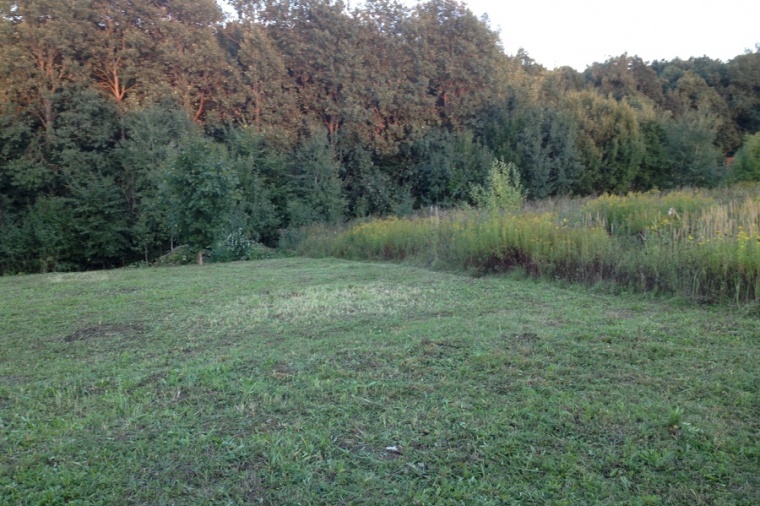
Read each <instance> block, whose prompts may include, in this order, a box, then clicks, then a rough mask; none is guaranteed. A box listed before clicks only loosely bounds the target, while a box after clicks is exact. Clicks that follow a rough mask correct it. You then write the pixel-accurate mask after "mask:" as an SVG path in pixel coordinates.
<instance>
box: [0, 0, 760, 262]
mask: <svg viewBox="0 0 760 506" xmlns="http://www.w3.org/2000/svg"><path fill="white" fill-rule="evenodd" d="M230 3H231V4H232V6H233V7H234V9H235V13H236V14H235V15H234V16H232V17H231V18H227V19H225V16H224V14H223V13H222V11H221V10H220V8H219V6H218V5H217V3H216V2H215V1H214V0H182V1H178V0H68V1H66V2H64V1H62V0H24V1H23V2H19V1H18V0H0V272H20V271H23V272H36V271H48V270H66V269H86V268H102V267H113V266H121V265H126V264H130V263H134V262H137V261H141V260H142V261H145V262H151V261H153V260H154V259H156V258H157V257H159V256H161V255H163V254H165V253H166V252H167V251H168V250H170V249H171V248H172V247H173V246H175V245H178V244H184V243H188V244H194V245H196V246H197V247H198V248H201V247H206V248H207V247H211V246H212V245H213V244H222V243H225V241H226V244H228V246H229V244H230V243H231V242H232V243H235V244H238V243H240V242H241V241H242V243H244V244H252V243H262V244H265V245H269V246H273V245H276V244H277V242H278V240H279V239H280V236H281V233H282V231H283V230H285V229H292V228H295V227H298V226H301V225H305V224H309V223H313V222H331V223H334V222H339V221H342V220H346V219H350V218H355V217H363V216H369V215H378V216H379V215H387V214H405V213H409V212H412V211H413V210H414V209H417V208H420V207H424V206H431V205H436V206H442V207H450V206H457V205H461V204H463V203H467V202H471V201H472V188H473V187H476V186H477V185H487V182H488V181H487V180H488V174H489V169H490V168H491V166H492V165H493V163H494V160H500V161H501V162H504V163H512V164H514V165H515V166H516V167H518V168H519V173H520V174H519V175H520V178H521V181H522V185H523V187H524V189H525V190H526V191H527V193H528V195H529V197H531V198H543V197H547V196H555V195H588V194H598V193H602V192H615V193H624V192H627V191H631V190H646V189H650V188H659V189H665V188H670V187H677V186H684V185H689V186H697V185H699V186H711V185H716V184H719V183H720V182H722V181H725V180H726V179H727V178H733V179H752V178H757V179H760V170H758V171H754V170H755V169H753V168H752V167H753V165H751V164H749V165H748V164H739V167H740V168H739V169H735V170H734V169H732V170H730V171H728V170H726V164H725V163H724V160H725V159H726V157H732V156H733V155H734V154H737V153H738V154H741V153H742V151H741V147H742V146H743V145H744V144H745V143H747V141H752V140H753V139H755V140H754V141H753V142H754V144H753V145H754V146H755V148H754V149H755V152H756V151H757V149H756V146H757V145H758V141H757V140H756V136H755V137H753V136H752V134H756V133H757V132H759V131H760V51H756V52H753V53H752V52H748V53H746V54H742V55H738V56H736V57H735V58H733V59H732V60H730V61H728V62H722V61H719V60H712V59H710V58H707V57H700V58H690V59H689V60H680V59H676V60H672V61H655V62H644V61H642V60H641V58H638V57H636V56H629V55H627V54H623V55H621V56H618V57H615V58H611V59H609V60H608V61H606V62H603V63H594V64H593V65H591V66H589V67H588V68H587V69H586V70H585V71H584V72H577V71H575V70H574V69H572V68H569V67H563V68H559V69H555V70H548V69H546V68H544V67H543V66H541V65H540V64H539V63H538V62H536V61H534V60H533V59H531V58H530V56H529V55H528V53H526V52H525V51H522V50H521V51H519V52H518V53H517V54H516V55H507V54H505V52H504V50H503V48H502V46H501V45H500V42H499V34H498V33H497V32H496V31H494V30H493V29H491V28H490V26H489V24H488V21H487V20H485V19H478V18H477V17H476V16H474V15H473V14H472V13H471V12H470V11H469V10H468V9H467V8H466V6H465V5H464V4H462V3H460V2H457V1H454V0H428V1H422V2H420V3H418V4H417V5H416V6H414V7H411V8H409V7H405V6H404V5H402V4H400V3H398V2H396V1H394V0H367V1H366V2H365V3H364V4H363V5H362V6H361V7H358V8H349V6H348V5H347V4H345V3H344V2H342V1H335V0H235V1H232V2H230ZM745 151H747V150H745ZM740 158H741V157H740ZM741 167H748V168H745V169H742V168H741ZM233 249H234V248H233Z"/></svg>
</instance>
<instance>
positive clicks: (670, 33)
mask: <svg viewBox="0 0 760 506" xmlns="http://www.w3.org/2000/svg"><path fill="white" fill-rule="evenodd" d="M401 2H402V3H405V4H407V5H414V4H416V3H417V1H416V0H401ZM220 3H221V1H220ZM347 3H349V4H350V5H352V6H357V5H360V4H361V0H348V2H347ZM464 3H465V4H467V6H468V7H469V8H470V10H471V11H472V12H473V13H474V14H475V15H476V16H478V17H481V16H482V15H483V14H487V15H488V17H489V19H490V26H491V28H492V29H495V30H498V31H499V32H500V34H501V40H502V44H503V46H504V50H505V52H506V53H507V54H510V55H513V54H515V53H517V50H518V49H520V48H524V49H525V50H526V51H527V52H528V54H529V55H530V56H531V58H533V59H534V60H535V61H536V62H538V63H539V64H541V65H543V66H544V67H547V68H550V69H551V68H556V67H562V66H565V65H567V66H570V67H573V68H575V69H577V70H580V71H582V70H584V69H585V68H586V67H587V66H589V65H591V64H592V63H594V62H603V61H605V60H607V59H609V58H610V57H613V56H619V55H621V54H623V53H628V55H629V56H634V55H637V56H639V57H641V58H642V59H643V60H644V61H647V62H650V61H654V60H663V59H664V60H672V59H673V58H676V57H679V58H682V59H688V58H690V57H692V56H696V57H698V56H709V57H710V58H714V59H719V60H723V61H728V60H730V59H731V58H733V57H735V56H737V55H740V54H743V53H744V52H745V50H751V51H754V50H755V44H759V43H760V0H720V1H718V0H710V1H708V0H633V1H628V2H620V1H615V0H464Z"/></svg>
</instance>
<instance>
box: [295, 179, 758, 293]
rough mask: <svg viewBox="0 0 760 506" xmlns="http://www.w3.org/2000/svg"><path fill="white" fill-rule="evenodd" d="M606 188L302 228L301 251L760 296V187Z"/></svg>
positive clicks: (677, 290)
mask: <svg viewBox="0 0 760 506" xmlns="http://www.w3.org/2000/svg"><path fill="white" fill-rule="evenodd" d="M754 188H755V191H754V192H753V190H752V188H748V186H747V185H744V186H741V187H737V189H736V191H734V192H731V191H730V190H726V189H722V190H718V191H713V192H706V191H697V190H679V191H674V192H669V193H658V192H648V193H631V194H628V195H626V196H616V195H602V196H601V197H599V198H596V199H592V200H579V201H577V202H575V203H574V204H573V201H565V202H563V203H561V204H560V205H558V204H557V202H555V201H550V202H548V203H547V205H546V207H545V208H542V205H541V203H538V204H533V205H532V206H531V210H529V211H527V210H526V211H523V212H521V213H517V214H515V213H510V212H505V211H502V210H500V209H490V210H476V209H465V210H456V211H448V212H441V211H438V210H434V212H432V213H430V214H429V215H425V216H416V217H406V218H396V217H392V218H384V219H376V220H370V221H361V222H357V223H354V224H352V225H350V226H348V227H343V228H341V229H336V228H331V229H328V228H326V227H319V228H311V229H302V230H300V231H299V232H298V234H299V235H298V237H297V240H293V241H291V242H290V243H289V244H288V246H287V247H290V248H292V250H293V251H296V252H297V253H298V254H301V255H310V256H336V257H341V258H349V259H367V260H409V261H412V262H415V263H418V264H425V265H432V266H441V267H444V268H451V269H464V270H471V271H476V272H480V273H485V272H494V271H498V272H501V271H506V270H509V269H511V268H515V267H520V268H522V269H524V270H526V271H528V272H530V273H532V274H535V275H540V276H550V277H556V278H562V279H568V280H572V281H579V282H584V283H597V282H600V281H613V282H615V283H617V284H619V285H621V286H623V287H626V288H633V289H636V290H646V291H655V292H663V293H675V294H679V295H684V296H687V297H690V298H693V299H698V300H701V301H711V302H713V301H731V302H733V303H735V304H748V303H752V302H757V301H758V300H760V188H758V187H754Z"/></svg>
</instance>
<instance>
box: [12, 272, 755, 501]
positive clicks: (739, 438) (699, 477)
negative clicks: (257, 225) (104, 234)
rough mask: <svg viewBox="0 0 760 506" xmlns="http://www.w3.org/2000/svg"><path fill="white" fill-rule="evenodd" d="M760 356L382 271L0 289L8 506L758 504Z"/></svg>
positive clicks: (737, 325) (504, 290)
mask: <svg viewBox="0 0 760 506" xmlns="http://www.w3.org/2000/svg"><path fill="white" fill-rule="evenodd" d="M758 351H760V320H758V319H757V317H756V316H752V315H751V314H750V313H747V312H742V311H740V310H732V309H726V308H725V307H714V306H695V305H691V304H687V303H683V302H680V303H679V302H678V301H677V300H669V299H664V298H660V299H657V298H645V297H643V296H640V295H638V296H614V295H609V294H605V293H595V292H594V291H592V290H589V289H586V288H580V287H564V286H561V285H557V284H551V283H545V282H539V281H534V280H529V279H527V280H526V279H518V278H516V277H514V276H513V277H504V276H490V277H482V278H471V277H465V276H457V275H453V274H447V273H440V272H431V271H427V270H422V269H417V268H413V267H410V266H404V265H394V264H387V263H386V264H371V263H356V262H348V261H342V260H335V259H322V260H310V259H278V260H270V261H262V262H251V263H233V264H215V265H208V266H204V267H195V266H189V267H179V268H166V269H164V268H155V269H140V270H118V271H110V272H88V273H78V274H49V275H35V276H23V277H13V278H0V455H1V457H0V503H2V504H63V503H70V504H90V503H92V504H212V503H213V504H468V505H469V504H632V505H635V504H690V505H698V504H746V505H754V504H760V391H759V390H760V370H759V368H758V360H757V357H758ZM394 447H395V448H394Z"/></svg>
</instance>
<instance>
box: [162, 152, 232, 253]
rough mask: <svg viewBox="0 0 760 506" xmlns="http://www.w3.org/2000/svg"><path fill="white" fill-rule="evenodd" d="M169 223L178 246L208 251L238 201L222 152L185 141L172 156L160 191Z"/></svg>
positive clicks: (230, 172) (200, 251)
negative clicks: (183, 244) (165, 200)
mask: <svg viewBox="0 0 760 506" xmlns="http://www.w3.org/2000/svg"><path fill="white" fill-rule="evenodd" d="M164 192H165V194H164V196H165V198H166V199H167V207H168V208H169V209H170V211H169V213H170V214H169V220H170V225H171V229H172V230H173V232H174V234H175V237H176V240H177V241H178V242H182V243H187V244H189V245H190V246H191V248H192V249H193V250H194V251H196V252H198V263H202V261H203V257H202V254H203V253H202V252H203V250H204V249H206V248H209V247H211V245H212V244H213V242H214V240H215V239H216V237H217V235H218V233H219V230H220V229H221V228H222V226H223V225H224V223H226V220H227V219H228V218H229V213H230V211H231V210H232V209H233V206H234V204H235V202H236V200H237V198H239V197H238V181H237V178H236V177H235V174H234V172H232V170H231V169H230V167H229V164H228V161H227V159H226V157H225V154H224V152H223V151H222V150H221V148H220V147H219V146H215V145H212V144H211V143H209V142H208V141H204V140H201V139H194V138H189V139H187V140H185V141H184V142H183V143H182V144H181V146H180V148H179V152H178V153H177V155H176V156H175V158H174V160H173V162H172V164H171V166H170V168H169V170H168V172H167V178H166V182H165V187H164Z"/></svg>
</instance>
